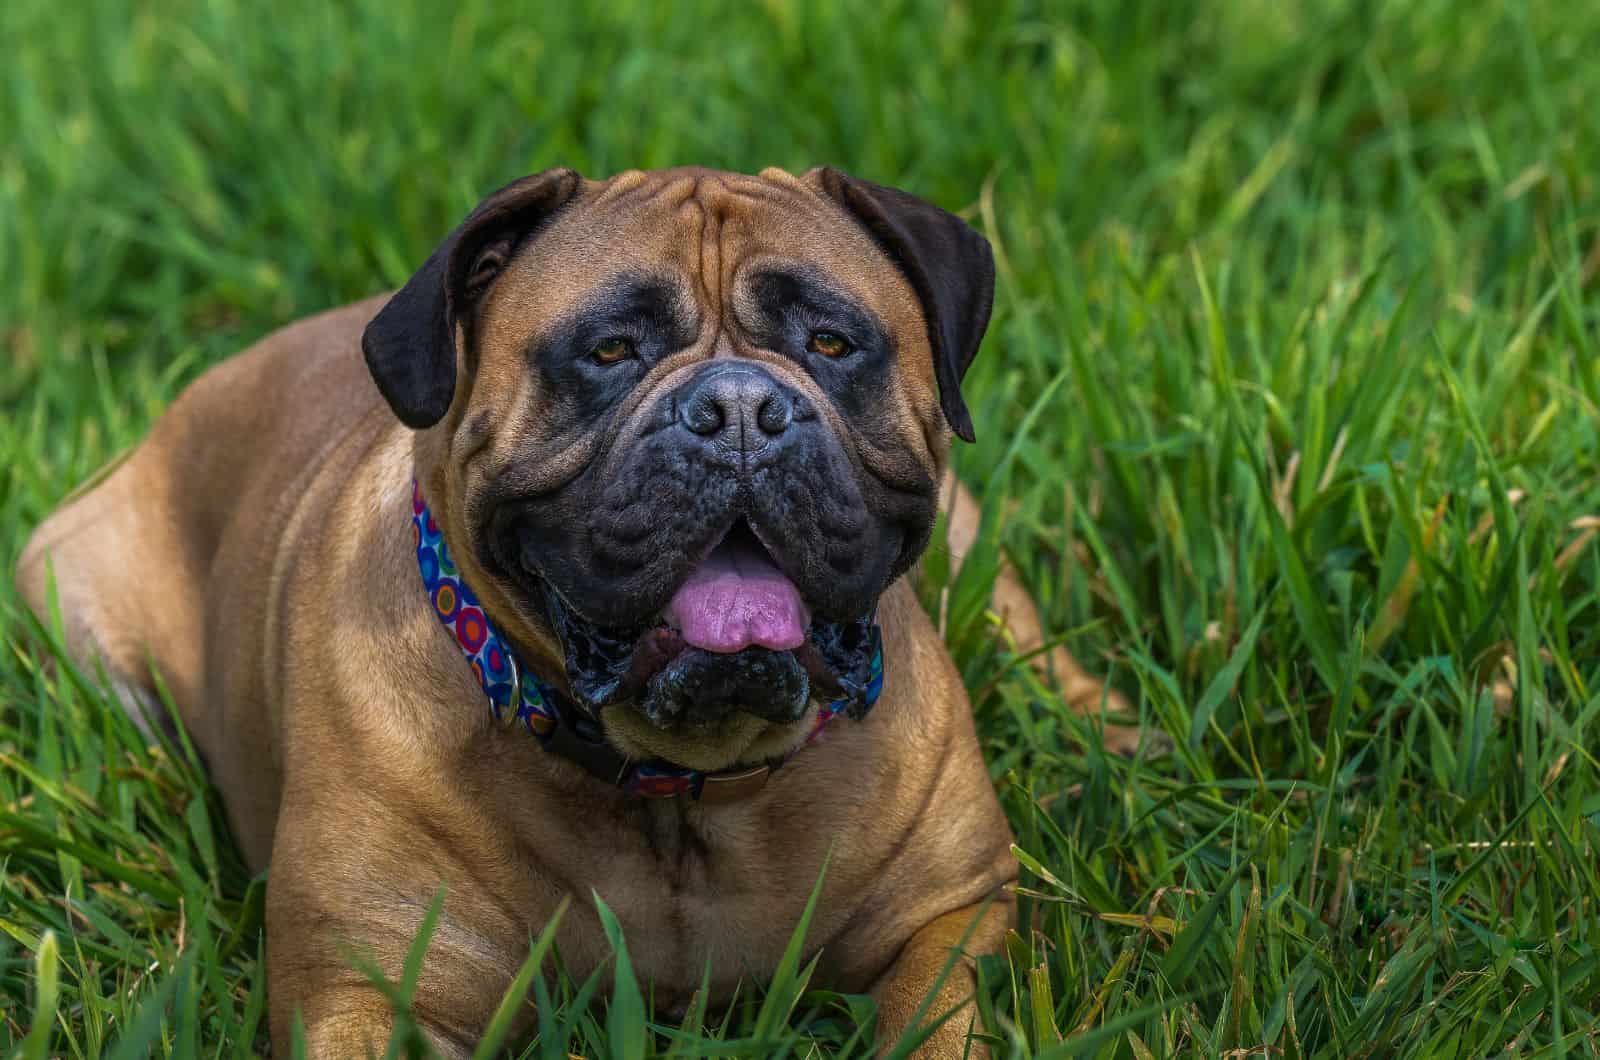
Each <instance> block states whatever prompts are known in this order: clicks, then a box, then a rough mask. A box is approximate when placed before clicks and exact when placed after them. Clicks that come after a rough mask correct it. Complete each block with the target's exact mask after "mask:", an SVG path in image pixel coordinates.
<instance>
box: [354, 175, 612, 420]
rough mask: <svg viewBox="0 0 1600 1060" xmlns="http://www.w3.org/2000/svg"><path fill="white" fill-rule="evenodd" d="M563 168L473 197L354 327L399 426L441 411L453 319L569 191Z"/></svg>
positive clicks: (451, 356)
mask: <svg viewBox="0 0 1600 1060" xmlns="http://www.w3.org/2000/svg"><path fill="white" fill-rule="evenodd" d="M581 183H582V178H580V177H579V176H578V174H577V173H575V172H573V171H572V170H570V169H549V170H546V171H544V172H543V173H536V174H534V175H533V176H531V177H523V178H522V179H521V180H518V181H514V182H512V183H510V184H507V185H506V186H505V187H503V188H501V189H500V190H499V191H497V192H495V193H494V194H492V195H490V196H489V197H488V198H486V199H484V200H483V201H482V202H480V203H479V204H478V205H477V206H476V207H475V208H474V209H473V211H472V213H470V214H468V215H467V219H466V220H465V221H463V222H461V224H460V225H459V226H457V228H456V230H455V231H454V232H451V233H450V235H449V236H448V237H446V239H445V241H444V242H443V243H441V244H439V247H438V249H437V250H435V251H434V252H433V254H432V255H431V256H430V257H429V258H428V260H427V261H426V262H425V263H423V266H422V268H420V269H418V270H417V272H416V275H414V276H412V277H411V279H410V280H408V281H406V285H405V286H404V287H402V288H400V290H398V291H396V292H395V293H394V296H393V297H392V298H390V299H389V301H388V303H387V304H386V305H385V306H384V307H383V308H382V309H380V310H379V311H378V315H377V316H375V317H373V318H372V322H371V323H369V324H368V325H367V330H366V331H365V332H363V333H362V335H361V351H362V353H364V354H365V355H366V359H367V370H368V371H370V372H371V373H372V378H373V381H374V382H376V383H377V384H378V390H379V391H380V392H381V393H382V394H383V398H384V400H385V401H387V402H388V403H389V407H390V408H392V409H393V410H394V414H395V415H396V416H398V417H399V418H400V422H401V423H404V424H405V425H406V426H407V427H411V428H413V429H416V430H421V429H422V428H424V427H432V426H433V425H434V424H435V423H438V422H439V421H440V420H441V419H443V418H444V414H445V413H446V412H448V411H449V409H450V401H451V399H452V398H453V397H454V396H455V389H456V324H457V322H458V321H461V320H463V319H465V314H466V313H467V312H468V311H469V310H470V309H471V307H472V306H473V305H474V304H475V303H476V302H477V300H478V299H479V298H481V297H482V296H483V293H484V292H485V291H487V290H488V288H489V285H490V284H491V283H492V282H493V281H494V278H495V277H496V276H497V275H499V272H500V270H501V269H502V268H504V267H505V264H506V262H507V261H509V260H510V258H511V254H512V252H513V251H514V250H515V249H516V246H517V244H518V242H519V241H520V240H522V239H525V238H526V237H527V236H529V235H530V234H532V233H533V231H534V230H535V229H537V228H538V227H539V226H540V225H541V224H542V223H543V222H545V221H546V220H548V219H549V217H550V215H551V214H553V213H554V212H555V211H556V210H558V209H560V208H561V207H562V206H563V205H565V204H566V202H567V201H568V200H569V199H571V198H572V196H573V195H574V194H575V193H576V192H577V190H578V187H579V185H580V184H581Z"/></svg>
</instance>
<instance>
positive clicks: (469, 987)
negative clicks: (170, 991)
mask: <svg viewBox="0 0 1600 1060" xmlns="http://www.w3.org/2000/svg"><path fill="white" fill-rule="evenodd" d="M366 779H367V783H368V784H369V785H372V786H374V787H377V786H378V782H376V781H374V780H373V779H372V776H371V774H368V775H367V778H366ZM325 787H326V789H327V790H326V791H319V792H318V796H319V797H318V798H315V799H310V798H308V799H303V800H297V799H296V798H295V793H294V792H293V791H292V790H291V792H290V795H289V798H288V799H287V800H286V803H285V805H286V807H287V808H289V809H292V810H294V812H292V813H290V812H286V813H285V814H284V815H283V816H281V817H280V818H279V822H278V830H277V834H276V837H275V839H274V842H273V856H272V868H271V872H270V873H269V876H268V880H267V975H268V983H267V986H268V991H267V994H268V1003H269V1006H270V1010H271V1016H272V1044H273V1054H274V1055H280V1056H289V1055H290V1053H291V1042H292V1039H293V1034H294V1023H295V1020H296V1018H297V1016H298V1018H299V1019H300V1021H301V1022H302V1023H303V1026H304V1028H305V1040H306V1047H307V1049H306V1055H307V1056H309V1057H313V1058H320V1057H329V1058H333V1057H339V1058H343V1057H352V1056H366V1055H368V1053H369V1051H370V1052H371V1054H372V1055H375V1056H383V1055H385V1053H386V1052H387V1049H388V1046H389V1041H390V1037H391V1035H392V1033H393V1029H394V1024H395V1020H394V1010H393V1005H392V1002H391V1000H390V998H389V997H388V996H387V994H386V992H385V989H384V988H380V986H379V984H378V982H377V981H375V976H381V977H382V979H383V980H387V982H388V984H391V985H395V986H397V985H398V984H400V983H401V982H402V980H403V979H404V978H405V965H406V960H407V956H408V954H409V953H410V951H411V950H412V949H413V947H414V945H415V944H416V940H417V938H418V933H419V931H420V929H421V927H422V925H423V923H424V922H425V921H426V919H427V917H428V910H429V905H430V902H431V901H433V900H434V899H435V898H436V896H438V895H439V894H440V893H441V889H443V893H444V902H443V905H442V907H441V909H440V911H439V915H438V918H437V920H435V921H434V926H433V930H432V933H431V935H430V936H429V939H428V943H427V950H426V952H425V956H424V960H423V961H422V964H421V967H420V970H419V974H418V977H417V980H416V982H415V983H414V989H413V992H412V994H411V996H410V1013H411V1016H412V1018H413V1019H414V1020H415V1021H416V1024H417V1026H418V1028H419V1030H420V1031H421V1032H422V1034H423V1035H424V1036H426V1037H427V1039H428V1040H429V1042H430V1044H431V1045H432V1046H433V1048H434V1049H435V1050H436V1051H437V1052H438V1053H439V1054H440V1055H441V1056H445V1057H466V1056H468V1055H470V1054H471V1052H472V1048H473V1046H474V1045H475V1044H476V1040H477V1036H478V1035H479V1034H480V1033H481V1032H482V1030H483V1028H484V1027H485V1026H486V1025H487V1023H488V1022H489V1019H490V1017H491V1016H492V1015H493V1012H494V1009H495V1007H496V1006H497V1005H498V1003H499V1001H500V998H501V997H502V995H503V994H504V992H505V990H506V988H507V986H509V984H510V982H511V979H512V977H513V976H514V975H515V973H516V970H517V967H518V966H519V964H520V963H521V961H522V959H523V957H524V956H525V955H526V952H527V931H526V925H521V924H515V923H512V922H511V921H510V920H509V919H508V918H507V916H506V914H505V912H504V910H505V909H506V907H507V903H506V902H505V901H502V900H499V899H498V896H497V895H496V894H495V893H494V892H493V891H492V890H491V889H490V888H489V886H488V885H487V884H486V883H485V880H484V873H483V872H482V871H481V866H478V865H475V864H474V865H467V864H463V863H462V862H461V861H460V860H459V858H458V857H457V852H456V850H455V848H453V847H451V846H449V845H448V844H445V843H440V842H438V841H437V839H436V838H435V837H434V835H432V834H430V833H429V831H428V830H427V828H426V827H424V824H421V823H418V821H417V819H415V818H411V817H408V816H407V815H406V814H404V813H402V812H400V811H399V810H398V809H396V806H397V805H398V802H397V801H395V802H393V803H391V804H389V812H388V813H380V812H376V811H377V810H378V809H379V807H378V806H376V805H374V804H373V803H372V802H371V801H370V799H368V798H364V797H363V795H362V793H361V792H358V791H354V790H350V789H349V788H340V790H334V789H335V788H339V786H337V785H333V784H329V785H326V786H325ZM440 834H449V833H440ZM463 849H465V848H464V847H463Z"/></svg>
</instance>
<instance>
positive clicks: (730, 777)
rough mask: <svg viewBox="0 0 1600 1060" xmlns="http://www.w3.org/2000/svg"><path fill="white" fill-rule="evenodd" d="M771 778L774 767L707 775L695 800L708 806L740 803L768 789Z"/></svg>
mask: <svg viewBox="0 0 1600 1060" xmlns="http://www.w3.org/2000/svg"><path fill="white" fill-rule="evenodd" d="M771 778H772V767H771V766H765V765H763V766H751V767H750V768H749V769H740V770H735V771H732V772H727V773H707V774H706V776H705V779H704V780H702V781H701V782H700V793H699V794H698V795H697V796H695V798H696V800H697V801H698V802H700V803H701V804H703V805H706V806H720V805H722V804H723V803H728V802H738V801H739V800H740V799H747V798H749V797H750V796H752V795H754V794H755V793H756V792H758V791H760V790H761V789H762V788H764V787H766V786H767V781H768V780H770V779H771Z"/></svg>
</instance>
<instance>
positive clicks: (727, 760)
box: [600, 703, 818, 772]
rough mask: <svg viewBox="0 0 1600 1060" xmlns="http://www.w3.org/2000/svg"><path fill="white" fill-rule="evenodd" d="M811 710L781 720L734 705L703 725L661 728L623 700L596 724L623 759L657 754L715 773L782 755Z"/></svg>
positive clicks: (801, 735) (808, 722)
mask: <svg viewBox="0 0 1600 1060" xmlns="http://www.w3.org/2000/svg"><path fill="white" fill-rule="evenodd" d="M817 709H818V708H817V707H816V706H815V705H808V706H807V709H806V711H805V713H804V714H803V715H802V716H801V717H800V719H799V720H797V721H792V722H787V723H777V722H771V721H768V720H767V719H765V718H761V717H757V716H756V715H754V714H751V713H748V712H746V711H742V710H738V711H731V712H729V713H727V714H725V715H723V716H722V717H721V718H718V719H716V720H715V721H711V722H707V723H704V724H698V725H696V724H688V723H680V724H678V725H673V726H670V727H667V728H663V727H661V725H659V724H657V723H656V722H654V721H652V720H650V718H649V717H647V716H646V715H645V713H644V712H643V711H642V710H640V709H639V708H638V707H636V706H634V705H632V704H627V703H624V704H618V705H617V706H614V707H610V708H607V709H606V710H605V711H603V712H602V713H601V715H600V725H601V728H602V729H603V730H604V731H605V734H606V739H607V740H608V741H610V743H611V746H612V747H614V748H616V749H617V751H618V752H620V753H621V754H622V755H624V756H625V757H627V758H630V759H634V760H638V761H651V760H654V759H660V760H663V761H667V762H673V763H675V764H677V765H682V766H687V767H689V768H690V769H699V770H703V771H705V772H715V771H717V770H719V769H728V768H731V767H732V766H736V765H752V764H756V763H761V762H767V761H772V760H776V759H781V758H784V757H785V756H787V755H788V754H789V753H790V752H791V751H793V750H795V749H796V748H797V747H799V746H800V745H801V744H803V743H804V742H805V741H806V737H807V736H809V735H810V732H811V727H812V725H813V724H815V720H816V712H817Z"/></svg>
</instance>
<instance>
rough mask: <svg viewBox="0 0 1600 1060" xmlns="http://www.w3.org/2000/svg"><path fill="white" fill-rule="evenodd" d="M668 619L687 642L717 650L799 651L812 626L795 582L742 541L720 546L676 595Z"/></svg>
mask: <svg viewBox="0 0 1600 1060" xmlns="http://www.w3.org/2000/svg"><path fill="white" fill-rule="evenodd" d="M666 619H667V622H668V624H670V625H671V626H673V627H674V628H676V629H677V630H678V631H679V632H681V633H682V634H683V639H684V642H685V643H686V644H689V645H691V646H693V647H696V648H703V649H705V650H706V651H715V652H734V651H740V650H742V649H744V648H748V647H749V646H750V645H752V644H759V645H760V646H761V647H763V648H771V649H773V650H775V651H788V650H790V649H793V648H798V647H799V646H800V645H801V644H803V643H805V639H806V627H807V626H808V625H810V623H811V616H810V615H809V614H808V613H807V612H806V605H805V604H804V603H803V602H802V601H801V600H800V591H799V590H798V589H796V588H795V587H794V583H793V582H791V581H790V580H789V579H788V578H785V577H784V576H783V572H782V571H780V570H779V569H778V568H777V567H775V566H774V565H773V563H772V560H770V559H768V558H767V555H766V553H765V552H764V551H762V550H761V549H759V548H756V547H752V546H749V545H745V544H743V543H740V544H722V545H718V546H717V548H716V550H715V551H713V552H712V553H711V555H709V556H707V557H706V559H705V562H703V563H701V564H700V566H698V567H696V568H695V569H694V572H693V573H691V574H690V575H689V580H688V581H686V582H684V583H683V586H682V587H681V588H680V589H679V590H678V591H677V592H676V593H675V594H673V597H672V602H671V603H670V604H668V605H667V611H666Z"/></svg>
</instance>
